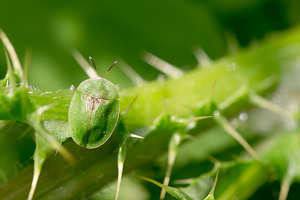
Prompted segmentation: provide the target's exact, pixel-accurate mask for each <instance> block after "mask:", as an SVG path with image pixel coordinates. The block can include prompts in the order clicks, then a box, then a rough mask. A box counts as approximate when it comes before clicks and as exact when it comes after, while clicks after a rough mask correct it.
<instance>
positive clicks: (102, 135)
mask: <svg viewBox="0 0 300 200" xmlns="http://www.w3.org/2000/svg"><path fill="white" fill-rule="evenodd" d="M90 60H91V62H92V64H93V66H94V67H95V69H96V71H97V68H96V66H95V64H94V62H93V60H92V58H91V57H90ZM115 64H116V62H114V63H113V64H112V66H111V67H110V68H109V69H108V70H107V72H106V74H107V73H108V72H109V71H110V70H111V68H112V67H113V66H114V65H115ZM97 73H98V71H97ZM106 74H105V75H106ZM98 75H99V73H98ZM105 75H104V76H103V77H100V76H99V77H97V78H90V79H87V80H85V81H83V82H82V83H80V85H79V86H78V88H77V89H76V91H75V93H74V95H73V98H72V100H71V104H70V108H69V116H68V126H69V131H70V133H71V135H72V139H73V140H74V142H75V143H76V144H78V145H79V146H81V147H85V148H87V149H93V148H97V147H99V146H101V145H103V144H104V143H105V142H106V141H107V140H108V139H109V137H110V136H111V135H112V133H113V131H114V129H115V127H116V126H117V124H118V120H119V114H120V102H119V91H118V89H117V88H116V86H115V85H114V84H113V83H111V82H110V81H108V80H107V79H105V78H104V77H105Z"/></svg>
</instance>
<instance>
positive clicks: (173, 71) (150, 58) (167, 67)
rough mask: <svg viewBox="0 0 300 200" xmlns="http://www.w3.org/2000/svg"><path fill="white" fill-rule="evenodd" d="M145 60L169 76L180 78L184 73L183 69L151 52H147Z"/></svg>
mask: <svg viewBox="0 0 300 200" xmlns="http://www.w3.org/2000/svg"><path fill="white" fill-rule="evenodd" d="M144 60H145V62H147V63H148V64H149V65H151V66H153V67H155V68H156V69H158V70H159V71H161V72H162V73H164V74H166V75H167V76H169V77H172V78H179V77H181V76H182V75H183V71H182V70H181V69H179V68H177V67H175V66H173V65H171V64H170V63H167V62H166V61H164V60H162V59H160V58H158V57H156V56H155V55H153V54H151V53H147V54H146V55H145V57H144Z"/></svg>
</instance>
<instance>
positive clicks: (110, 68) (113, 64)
mask: <svg viewBox="0 0 300 200" xmlns="http://www.w3.org/2000/svg"><path fill="white" fill-rule="evenodd" d="M117 62H118V61H117V60H116V61H115V62H114V63H113V64H112V65H111V66H110V67H109V68H108V70H107V72H106V73H105V74H104V76H103V78H104V77H105V76H106V75H107V74H108V72H110V70H111V69H112V68H113V66H114V65H115V64H117Z"/></svg>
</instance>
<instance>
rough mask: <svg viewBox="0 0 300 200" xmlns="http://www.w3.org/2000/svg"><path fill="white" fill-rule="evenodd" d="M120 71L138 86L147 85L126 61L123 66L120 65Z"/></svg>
mask: <svg viewBox="0 0 300 200" xmlns="http://www.w3.org/2000/svg"><path fill="white" fill-rule="evenodd" d="M120 69H121V70H122V71H123V72H124V73H125V74H126V75H127V76H128V77H129V78H130V80H131V81H132V82H133V83H134V84H136V85H137V86H142V85H144V84H145V83H146V81H145V80H144V79H143V78H142V77H141V76H140V75H139V74H138V73H137V72H136V71H134V70H133V69H132V68H131V67H130V66H129V65H127V63H125V62H124V61H122V65H120Z"/></svg>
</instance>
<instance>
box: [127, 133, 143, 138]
mask: <svg viewBox="0 0 300 200" xmlns="http://www.w3.org/2000/svg"><path fill="white" fill-rule="evenodd" d="M129 136H130V137H132V138H138V139H144V137H143V136H140V135H136V134H133V133H132V134H130V135H129Z"/></svg>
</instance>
